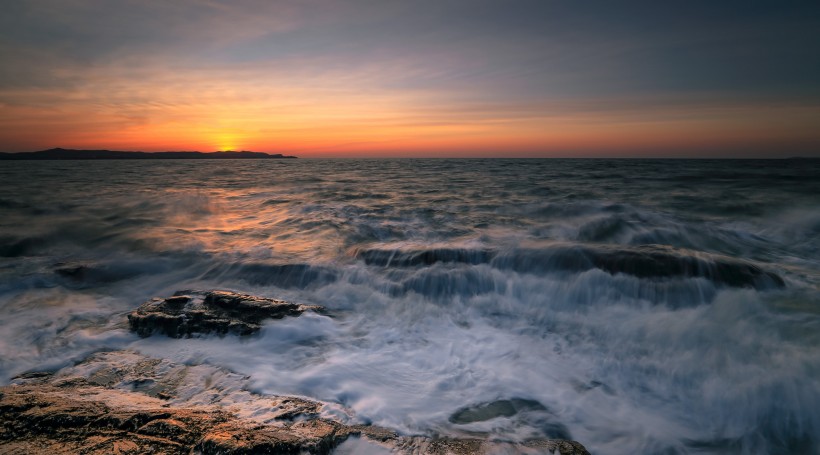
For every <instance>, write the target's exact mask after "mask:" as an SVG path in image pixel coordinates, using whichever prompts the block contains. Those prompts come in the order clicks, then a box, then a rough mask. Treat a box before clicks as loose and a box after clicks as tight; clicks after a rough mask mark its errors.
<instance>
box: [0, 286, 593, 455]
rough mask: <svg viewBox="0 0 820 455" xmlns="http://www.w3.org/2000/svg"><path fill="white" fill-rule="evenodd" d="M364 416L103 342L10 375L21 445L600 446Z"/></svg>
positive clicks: (281, 313)
mask: <svg viewBox="0 0 820 455" xmlns="http://www.w3.org/2000/svg"><path fill="white" fill-rule="evenodd" d="M304 311H323V309H322V308H320V307H315V306H306V305H298V304H293V303H289V302H283V301H279V300H273V299H266V298H260V297H254V296H250V295H247V294H239V293H234V292H229V291H183V292H179V293H177V294H176V295H174V296H172V297H169V298H165V299H155V300H152V301H150V302H147V303H145V304H143V305H142V306H140V307H139V308H137V309H136V310H134V311H133V312H132V313H131V314H130V315H129V316H128V318H129V322H130V326H131V329H132V330H133V331H134V332H136V333H138V334H140V335H141V336H148V335H150V334H153V333H162V334H165V335H168V336H171V337H182V336H193V335H195V334H198V333H208V332H214V333H218V334H223V335H224V334H228V333H236V334H238V335H247V334H250V333H253V332H254V331H255V330H258V329H259V326H260V324H261V323H262V322H263V321H264V320H265V319H276V318H282V317H286V316H299V315H300V314H302V313H303V312H304ZM540 406H541V405H540V404H539V403H537V402H532V401H526V400H521V399H510V400H500V401H496V402H493V403H489V404H481V405H478V406H475V407H472V408H470V407H467V408H465V409H463V410H460V411H459V412H457V413H456V414H454V416H453V417H452V418H451V421H456V422H457V421H461V420H466V421H475V420H481V419H490V418H494V417H496V416H509V415H511V414H514V413H516V412H519V411H522V410H527V409H539V407H540ZM357 421H358V420H357V419H356V418H355V416H354V415H353V412H352V411H351V410H349V409H346V408H344V407H343V406H340V405H338V404H334V403H323V402H319V401H315V400H312V399H309V398H306V397H294V396H276V395H260V394H257V393H254V392H251V391H250V387H249V386H248V380H247V378H245V377H242V376H240V375H238V374H236V373H233V372H230V371H227V370H224V369H221V368H217V367H214V366H211V365H207V364H201V365H183V364H177V363H174V362H171V361H170V360H167V359H156V358H150V357H146V356H143V355H141V354H139V353H136V352H133V351H112V352H100V353H97V354H94V355H91V356H90V357H88V358H87V359H85V360H84V361H82V362H80V363H78V364H76V365H74V366H71V367H67V368H63V369H61V370H59V371H57V372H30V373H27V374H23V375H20V376H18V377H16V378H14V379H13V380H12V383H11V384H10V385H8V386H5V387H0V452H2V453H9V454H38V453H42V454H46V453H48V454H50V455H54V454H74V453H84V454H94V455H96V454H100V455H101V454H123V455H125V454H142V453H166V454H192V453H196V454H278V453H281V454H302V453H309V454H328V453H332V452H333V451H334V450H335V449H336V448H337V447H339V446H340V445H342V444H345V441H348V440H351V441H353V440H356V438H358V444H366V445H367V446H372V447H370V449H373V450H381V451H383V452H384V453H391V452H392V453H408V454H409V453H413V454H436V455H438V454H441V455H443V454H485V453H486V454H489V453H540V454H546V453H548V454H562V455H569V454H577V455H582V454H588V452H587V451H586V449H585V448H584V447H583V446H582V445H581V444H579V443H577V442H574V441H570V440H565V439H534V440H527V441H523V442H509V441H495V440H490V439H487V438H480V437H464V438H461V437H439V436H405V435H400V434H398V433H397V432H395V431H393V430H391V429H388V428H381V427H377V426H372V425H361V424H357V423H356V422H357ZM373 450H369V451H370V452H373ZM373 453H375V452H373Z"/></svg>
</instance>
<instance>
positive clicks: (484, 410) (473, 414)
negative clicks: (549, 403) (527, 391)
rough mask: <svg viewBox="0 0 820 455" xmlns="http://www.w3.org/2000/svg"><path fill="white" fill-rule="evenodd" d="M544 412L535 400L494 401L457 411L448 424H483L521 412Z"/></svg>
mask: <svg viewBox="0 0 820 455" xmlns="http://www.w3.org/2000/svg"><path fill="white" fill-rule="evenodd" d="M546 410H547V408H545V407H544V405H542V404H541V403H539V402H537V401H535V400H527V399H524V398H511V399H509V400H496V401H492V402H489V403H481V404H477V405H475V406H470V407H466V408H462V409H459V410H458V411H456V412H455V413H453V415H451V416H450V422H452V423H455V424H462V425H463V424H468V423H474V422H483V421H485V420H490V419H494V418H496V417H512V416H514V415H516V414H518V413H519V412H521V411H546Z"/></svg>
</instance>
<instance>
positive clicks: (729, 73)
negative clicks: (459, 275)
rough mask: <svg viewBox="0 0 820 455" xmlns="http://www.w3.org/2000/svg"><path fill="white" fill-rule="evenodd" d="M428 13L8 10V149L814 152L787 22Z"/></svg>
mask: <svg viewBox="0 0 820 455" xmlns="http://www.w3.org/2000/svg"><path fill="white" fill-rule="evenodd" d="M433 5H434V4H431V5H430V6H431V8H417V7H415V6H414V5H409V4H402V3H398V2H386V3H380V4H378V5H367V6H366V5H365V4H364V3H362V2H348V3H341V4H339V3H332V2H314V3H299V2H296V3H292V2H254V1H245V2H231V3H227V2H210V3H197V2H175V3H174V4H173V5H165V4H155V3H150V4H149V3H140V2H96V1H86V0H73V1H60V2H57V1H50V0H49V1H38V2H30V3H28V2H27V3H15V6H13V7H12V8H10V11H9V12H7V13H5V14H4V17H3V18H2V19H0V26H2V28H1V30H2V31H0V37H2V42H0V52H2V55H3V56H4V57H3V60H4V65H3V66H4V67H5V68H6V69H4V74H3V75H2V78H0V107H2V109H0V149H1V151H30V150H38V149H44V148H50V147H57V146H59V147H66V148H87V149H88V148H111V149H120V150H144V151H164V150H202V151H212V150H255V151H265V152H273V153H280V152H281V153H293V154H297V155H299V156H303V157H332V156H351V157H352V156H781V155H782V154H813V153H816V152H817V150H818V145H820V132H819V131H820V129H818V128H816V125H817V121H818V119H820V91H818V85H817V81H818V80H820V69H818V68H817V65H816V64H814V63H812V61H813V60H816V59H815V58H814V57H815V56H814V55H812V52H811V46H803V47H801V48H795V47H794V46H792V45H791V44H789V43H790V42H791V41H793V40H796V39H798V38H800V37H802V36H803V30H809V29H811V28H812V27H811V24H810V22H811V19H810V18H808V17H806V16H805V15H801V14H799V12H798V11H790V10H788V8H787V7H779V8H780V9H779V11H778V12H777V13H778V14H779V15H780V16H783V19H782V20H781V21H780V22H778V23H773V22H769V21H768V20H767V17H768V15H769V14H770V13H771V11H768V10H767V9H766V8H763V7H761V8H758V9H754V8H745V9H744V11H742V12H731V11H730V9H729V8H724V7H712V6H708V7H707V6H703V7H701V6H697V7H696V6H689V7H686V8H685V9H683V10H678V11H674V10H671V11H667V8H665V7H664V8H661V7H660V6H655V5H653V4H647V5H646V6H645V8H643V9H642V10H640V12H639V13H638V14H632V15H626V14H623V13H621V12H613V11H612V8H611V7H609V6H606V5H605V4H602V5H600V9H599V10H598V12H597V13H596V14H592V15H590V14H587V13H586V12H584V11H581V9H580V8H577V9H576V8H573V7H570V6H568V5H564V4H560V3H548V4H547V3H544V2H523V3H521V4H517V5H513V6H506V7H505V6H502V5H498V4H495V3H492V2H479V4H473V3H470V6H473V7H474V8H473V9H465V8H464V5H461V4H459V3H458V2H453V3H449V2H448V3H445V4H444V5H439V6H437V7H435V8H433V7H432V6H433ZM436 5H437V4H436ZM730 13H731V14H739V15H740V17H733V18H732V21H733V22H731V24H730V22H728V21H729V20H730ZM613 14H614V16H613ZM499 16H500V17H502V18H503V19H502V20H496V17H499ZM98 17H105V20H103V21H99V20H98ZM604 19H606V20H608V22H607V27H605V28H601V25H602V24H603V22H602V21H603V20H604ZM652 24H661V26H655V25H652ZM694 24H697V27H698V30H699V33H698V34H697V37H696V36H695V34H691V33H690V26H693V25H694ZM46 32H47V33H46ZM739 39H740V40H747V41H748V42H747V43H745V44H744V47H738V44H737V40H739ZM810 39H811V40H814V41H816V38H810ZM790 40H791V41H790ZM747 49H756V53H754V54H750V53H749V52H748V51H747Z"/></svg>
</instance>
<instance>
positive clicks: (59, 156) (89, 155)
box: [0, 148, 296, 160]
mask: <svg viewBox="0 0 820 455" xmlns="http://www.w3.org/2000/svg"><path fill="white" fill-rule="evenodd" d="M237 158H238V159H281V158H296V157H295V156H288V155H282V154H281V153H276V154H270V153H261V152H249V151H246V150H243V151H241V152H234V151H224V152H210V153H203V152H153V153H148V152H123V151H116V150H72V149H63V148H53V149H48V150H40V151H39V152H22V153H0V160H168V159H172V160H213V159H217V160H218V159H237Z"/></svg>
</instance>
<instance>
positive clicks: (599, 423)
mask: <svg viewBox="0 0 820 455" xmlns="http://www.w3.org/2000/svg"><path fill="white" fill-rule="evenodd" d="M190 289H227V290H234V291H238V292H244V293H249V294H253V295H258V296H263V297H272V298H277V299H284V300H288V301H292V302H296V303H302V304H311V305H322V306H324V307H325V308H327V310H328V311H327V313H325V314H319V313H305V314H303V315H302V316H300V317H298V318H286V319H282V320H276V321H269V322H267V323H265V325H264V327H263V328H262V330H261V331H260V332H259V333H257V334H254V335H250V336H246V337H239V336H233V335H228V336H217V335H204V336H195V337H191V338H185V339H173V338H169V337H166V336H163V335H159V334H157V335H153V336H149V337H146V338H141V337H139V336H138V335H136V334H134V333H132V332H131V331H130V330H129V328H128V323H127V319H126V315H127V314H128V313H129V312H130V311H132V310H133V309H134V308H136V307H137V306H139V305H140V304H142V303H143V302H145V301H147V300H150V299H151V298H153V297H167V296H170V295H172V294H173V293H174V292H177V291H180V290H190ZM121 350H126V351H128V352H136V353H139V354H141V355H145V356H150V357H156V358H161V359H167V360H169V361H172V362H178V363H182V364H185V365H192V366H195V365H212V366H217V367H220V368H224V369H226V370H229V371H232V372H235V373H237V374H236V375H233V376H230V377H232V378H235V380H236V381H240V380H241V381H244V382H243V384H247V387H250V388H251V390H252V391H253V392H255V393H260V394H287V395H298V396H305V397H310V398H313V399H318V400H322V401H323V402H326V403H329V404H332V405H335V406H337V409H340V410H345V411H343V412H342V411H340V413H346V414H345V415H344V418H345V419H349V420H350V421H351V422H354V423H372V424H374V425H380V426H385V427H388V428H393V429H396V430H398V431H399V432H401V433H402V434H406V435H449V436H471V437H475V436H479V437H485V438H496V439H499V440H506V441H522V440H525V439H527V438H534V437H547V438H569V439H574V440H577V441H579V442H581V443H583V444H584V445H585V446H586V447H587V448H588V449H589V450H590V452H591V453H593V454H633V453H643V454H686V453H698V454H718V453H748V454H768V453H807V454H818V453H820V161H819V160H808V159H795V160H604V159H599V160H595V159H589V160H570V159H567V160H559V159H553V160H547V159H545V160H512V159H509V160H508V159H494V160H484V159H481V160H455V159H418V160H415V159H413V160H411V159H393V160H388V159H382V160H379V159H369V160H352V159H351V160H306V159H299V160H224V161H221V160H220V161H186V160H166V161H117V160H111V161H39V162H26V161H19V162H4V163H2V165H0V385H6V384H9V383H10V381H11V380H12V378H13V377H14V376H16V375H19V374H21V373H25V372H29V371H42V370H51V371H54V370H57V369H60V368H64V367H67V366H71V365H74V364H75V363H77V362H80V361H82V360H83V359H85V358H86V357H88V356H89V355H90V354H93V353H98V352H104V351H112V352H113V351H121ZM219 387H222V388H223V389H226V390H230V386H229V385H226V384H225V383H220V384H219ZM242 387H246V386H245V385H243V386H242ZM237 393H240V392H239V391H237ZM494 403H495V405H493V404H494ZM499 403H500V404H499ZM511 403H512V405H514V407H515V408H516V412H514V413H513V412H499V413H496V414H492V415H490V416H489V418H482V419H477V418H475V415H474V414H475V413H476V412H480V410H481V409H485V410H486V409H487V408H488V407H492V406H496V408H499V406H501V407H503V405H509V404H511ZM237 406H240V407H241V403H239V404H238V405H237ZM499 409H500V408H499ZM476 410H478V411H476ZM254 412H255V411H254V410H248V414H249V415H252V414H253V413H254ZM471 413H472V414H471ZM349 447H350V446H348V448H347V449H345V448H340V450H339V453H342V452H344V451H345V450H348V451H349V450H353V452H355V449H349ZM363 450H364V449H363ZM344 453H347V452H344Z"/></svg>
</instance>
